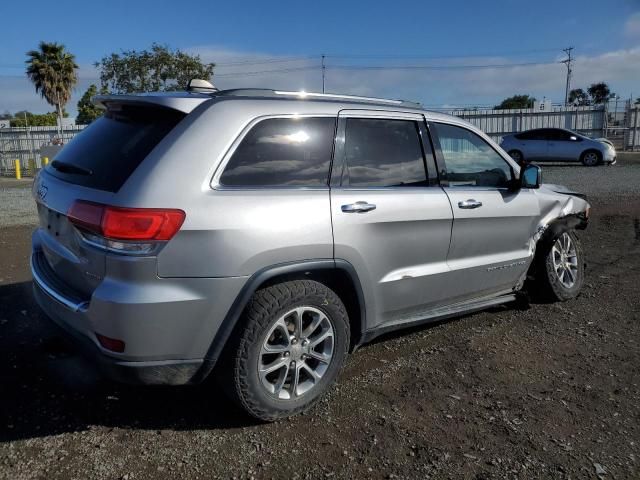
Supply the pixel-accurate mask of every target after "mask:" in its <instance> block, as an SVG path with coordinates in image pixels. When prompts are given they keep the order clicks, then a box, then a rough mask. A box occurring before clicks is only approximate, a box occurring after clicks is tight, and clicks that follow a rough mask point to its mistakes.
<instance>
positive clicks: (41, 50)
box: [26, 42, 78, 125]
mask: <svg viewBox="0 0 640 480" xmlns="http://www.w3.org/2000/svg"><path fill="white" fill-rule="evenodd" d="M27 57H28V59H27V62H26V63H27V77H29V79H30V80H31V82H32V83H33V85H34V86H35V88H36V92H38V93H40V95H41V96H42V98H44V99H45V100H46V101H47V103H49V105H53V106H54V107H56V111H57V112H58V119H59V120H60V125H62V118H63V110H64V106H65V105H66V104H67V102H68V101H69V99H70V98H71V91H72V89H73V87H74V86H75V84H76V83H78V75H77V74H76V70H77V69H78V65H76V62H75V57H74V56H73V55H72V54H71V53H69V52H67V51H66V50H65V47H64V45H61V44H59V43H47V42H40V45H39V47H38V50H31V51H29V52H27Z"/></svg>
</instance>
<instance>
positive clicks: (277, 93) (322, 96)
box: [213, 88, 422, 108]
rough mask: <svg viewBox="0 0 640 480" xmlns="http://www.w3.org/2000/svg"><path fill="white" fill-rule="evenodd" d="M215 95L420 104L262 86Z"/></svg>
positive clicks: (405, 104) (407, 104)
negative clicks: (263, 87)
mask: <svg viewBox="0 0 640 480" xmlns="http://www.w3.org/2000/svg"><path fill="white" fill-rule="evenodd" d="M213 95H215V96H239V97H264V98H277V97H281V96H289V97H297V98H300V99H305V98H309V99H318V100H334V99H335V100H349V101H356V102H371V103H382V104H388V105H404V106H410V107H419V108H421V107H422V106H421V105H420V103H418V102H409V101H406V100H390V99H387V98H376V97H361V96H358V95H343V94H338V93H317V92H305V91H304V90H301V91H297V92H296V91H286V90H271V89H262V88H236V89H231V90H221V91H218V92H215V93H214V94H213Z"/></svg>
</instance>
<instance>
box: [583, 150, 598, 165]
mask: <svg viewBox="0 0 640 480" xmlns="http://www.w3.org/2000/svg"><path fill="white" fill-rule="evenodd" d="M584 161H585V163H587V165H595V164H596V163H598V156H597V155H596V154H595V153H593V152H590V153H587V154H586V155H585V156H584Z"/></svg>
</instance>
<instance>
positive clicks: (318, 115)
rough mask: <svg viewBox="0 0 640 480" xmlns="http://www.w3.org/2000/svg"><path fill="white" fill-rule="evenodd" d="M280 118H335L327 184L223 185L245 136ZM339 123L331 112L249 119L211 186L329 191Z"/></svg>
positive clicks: (234, 189) (252, 189)
mask: <svg viewBox="0 0 640 480" xmlns="http://www.w3.org/2000/svg"><path fill="white" fill-rule="evenodd" d="M278 118H294V119H298V118H333V119H334V120H335V125H334V130H333V137H334V141H333V147H332V149H331V158H330V160H329V175H328V177H327V185H326V186H323V187H306V186H304V185H265V186H242V185H239V186H234V185H223V184H222V183H220V177H221V176H222V173H223V172H224V170H225V169H226V168H227V164H228V163H229V160H231V157H232V156H233V154H234V153H235V151H236V150H237V149H238V147H239V146H240V144H241V143H242V141H243V140H244V138H245V137H246V136H247V135H248V134H249V132H250V131H251V130H253V129H254V128H255V127H256V126H257V125H258V124H260V123H262V122H264V121H266V120H273V119H278ZM337 124H338V115H337V114H331V113H300V114H294V113H287V114H276V115H261V116H259V117H255V118H253V119H251V120H250V121H249V123H247V124H246V125H245V126H244V127H242V129H241V130H240V133H238V134H237V135H236V137H235V139H234V140H233V142H232V143H231V146H230V147H229V148H228V149H227V151H226V152H225V153H224V154H223V155H222V160H221V161H220V163H219V164H218V166H217V167H216V169H215V171H214V173H213V176H212V177H211V181H210V182H209V187H210V188H211V189H212V190H219V191H255V190H307V191H321V192H324V191H328V190H329V183H330V179H331V178H332V177H331V171H332V166H333V158H334V156H335V137H336V128H337V127H336V125H337Z"/></svg>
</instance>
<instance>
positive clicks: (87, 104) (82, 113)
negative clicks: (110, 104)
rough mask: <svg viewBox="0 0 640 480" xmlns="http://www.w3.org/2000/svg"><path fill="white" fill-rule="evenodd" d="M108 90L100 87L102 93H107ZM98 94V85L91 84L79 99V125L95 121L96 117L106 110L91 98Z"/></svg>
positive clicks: (77, 119) (77, 118)
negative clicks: (96, 104) (95, 103)
mask: <svg viewBox="0 0 640 480" xmlns="http://www.w3.org/2000/svg"><path fill="white" fill-rule="evenodd" d="M107 93H108V92H107V90H106V89H104V88H102V89H100V94H101V95H105V94H107ZM97 94H98V87H96V86H95V85H94V84H91V85H89V88H87V91H86V92H84V95H82V98H81V99H80V100H79V101H78V116H77V117H76V123H77V124H79V125H88V124H90V123H91V122H93V121H94V120H95V119H96V118H98V117H100V116H101V115H102V113H103V112H104V110H102V109H100V108H98V107H96V106H95V105H94V104H93V103H92V102H91V99H92V98H93V97H95V96H96V95H97Z"/></svg>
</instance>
